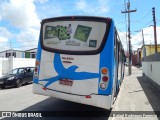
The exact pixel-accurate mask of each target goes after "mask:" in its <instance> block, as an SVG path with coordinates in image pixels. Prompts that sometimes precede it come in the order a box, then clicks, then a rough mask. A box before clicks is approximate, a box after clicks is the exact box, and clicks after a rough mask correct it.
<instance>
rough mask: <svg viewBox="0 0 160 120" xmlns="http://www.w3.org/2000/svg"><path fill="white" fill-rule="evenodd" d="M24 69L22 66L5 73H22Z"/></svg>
mask: <svg viewBox="0 0 160 120" xmlns="http://www.w3.org/2000/svg"><path fill="white" fill-rule="evenodd" d="M24 71H25V70H24V69H23V68H19V69H14V70H11V71H10V72H9V73H7V75H15V74H21V73H24Z"/></svg>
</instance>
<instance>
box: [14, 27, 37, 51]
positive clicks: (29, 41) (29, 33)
mask: <svg viewBox="0 0 160 120" xmlns="http://www.w3.org/2000/svg"><path fill="white" fill-rule="evenodd" d="M38 37H39V30H37V29H34V28H28V29H25V30H22V31H21V32H20V33H19V34H18V35H17V37H16V39H17V42H18V44H19V45H20V46H17V49H18V48H19V49H21V50H26V49H31V48H36V47H37V45H38Z"/></svg>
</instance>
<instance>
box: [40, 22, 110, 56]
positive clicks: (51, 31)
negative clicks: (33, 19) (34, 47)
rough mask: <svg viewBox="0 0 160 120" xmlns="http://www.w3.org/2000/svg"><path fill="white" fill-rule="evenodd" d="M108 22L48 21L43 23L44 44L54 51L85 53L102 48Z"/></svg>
mask: <svg viewBox="0 0 160 120" xmlns="http://www.w3.org/2000/svg"><path fill="white" fill-rule="evenodd" d="M107 28H108V25H107V22H102V21H89V20H83V19H81V20H64V21H63V20H60V21H57V20H56V21H47V22H44V23H43V25H42V34H43V35H42V44H43V46H44V48H46V49H48V50H50V51H53V52H57V51H59V52H62V53H65V52H66V53H84V52H92V51H97V50H99V49H100V46H101V45H102V42H103V40H104V37H105V35H106V31H107Z"/></svg>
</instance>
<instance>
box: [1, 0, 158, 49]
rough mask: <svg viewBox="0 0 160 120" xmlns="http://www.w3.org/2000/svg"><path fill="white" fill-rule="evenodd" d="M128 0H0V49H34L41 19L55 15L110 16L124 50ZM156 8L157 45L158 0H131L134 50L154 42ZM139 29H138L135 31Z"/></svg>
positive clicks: (125, 46)
mask: <svg viewBox="0 0 160 120" xmlns="http://www.w3.org/2000/svg"><path fill="white" fill-rule="evenodd" d="M127 2H128V0H0V51H4V50H7V49H10V48H12V49H16V50H27V49H32V48H36V47H37V44H38V39H39V32H40V22H41V20H42V19H45V18H52V17H58V16H74V15H82V16H103V17H110V18H113V20H114V22H115V26H116V28H117V30H118V33H119V36H120V38H121V41H122V43H123V46H124V49H125V50H126V49H127V43H128V41H127V40H126V34H127V32H126V31H127V30H128V28H127V26H128V25H127V23H128V16H127V14H122V13H121V12H122V11H125V9H126V5H127ZM153 7H155V13H156V24H157V41H158V44H160V0H130V9H131V10H134V9H136V10H137V11H136V12H133V13H131V14H130V20H131V22H130V26H131V45H132V49H133V50H137V48H140V47H141V46H142V32H141V30H143V32H144V41H145V44H154V34H153V26H152V25H153V17H152V8H153ZM136 31H139V32H136Z"/></svg>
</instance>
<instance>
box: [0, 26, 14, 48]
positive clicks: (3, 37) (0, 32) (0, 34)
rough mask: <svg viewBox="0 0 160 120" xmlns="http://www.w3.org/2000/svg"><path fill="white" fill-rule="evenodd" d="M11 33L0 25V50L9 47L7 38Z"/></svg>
mask: <svg viewBox="0 0 160 120" xmlns="http://www.w3.org/2000/svg"><path fill="white" fill-rule="evenodd" d="M11 37H12V34H11V33H10V32H9V31H8V30H7V29H6V28H4V27H0V51H2V50H6V49H9V47H10V44H9V39H10V38H11Z"/></svg>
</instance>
